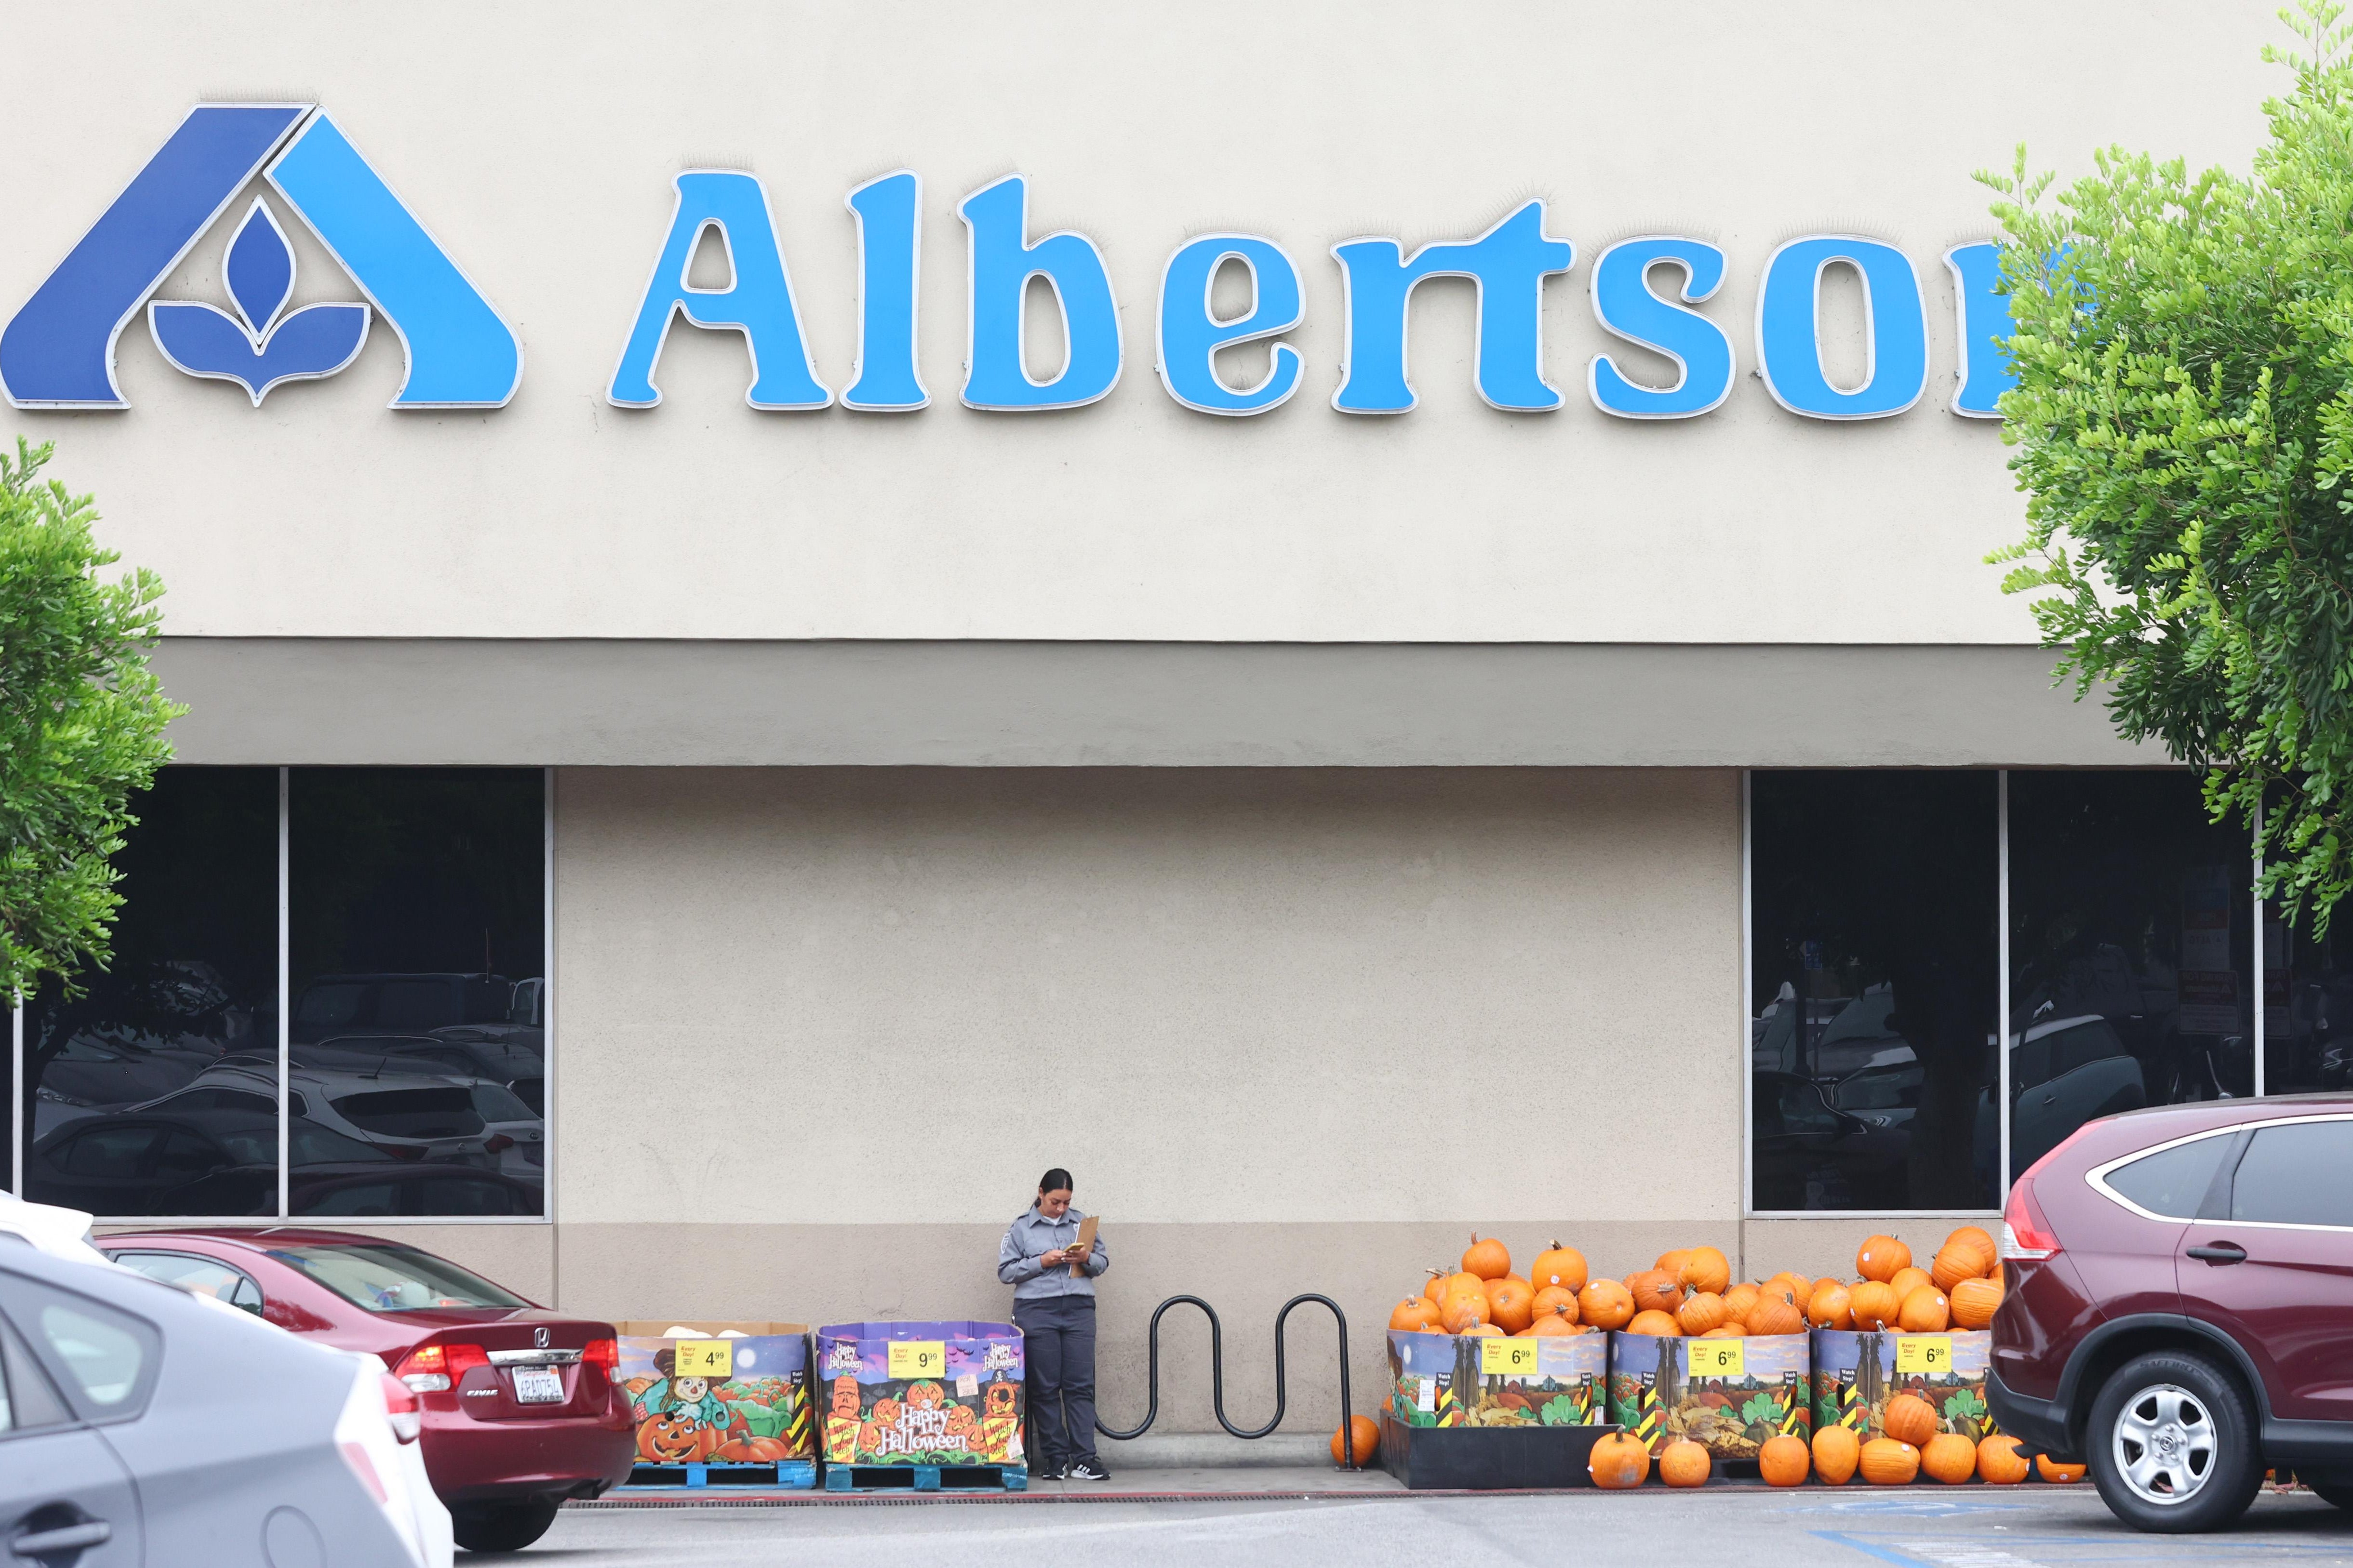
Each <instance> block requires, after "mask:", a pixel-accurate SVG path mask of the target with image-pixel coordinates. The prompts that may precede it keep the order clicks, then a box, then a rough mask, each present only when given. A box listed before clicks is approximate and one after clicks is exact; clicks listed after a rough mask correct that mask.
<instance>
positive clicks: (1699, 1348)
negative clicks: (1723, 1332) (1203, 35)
mask: <svg viewBox="0 0 2353 1568" xmlns="http://www.w3.org/2000/svg"><path fill="white" fill-rule="evenodd" d="M1690 1364H1691V1375H1692V1376H1694V1377H1746V1375H1747V1374H1748V1352H1747V1350H1746V1348H1745V1347H1744V1346H1743V1345H1742V1344H1741V1342H1739V1341H1738V1340H1710V1339H1697V1340H1694V1341H1692V1342H1691V1363H1690Z"/></svg>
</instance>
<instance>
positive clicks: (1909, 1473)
mask: <svg viewBox="0 0 2353 1568" xmlns="http://www.w3.org/2000/svg"><path fill="white" fill-rule="evenodd" d="M1857 1468H1859V1469H1861V1470H1862V1479H1864V1480H1866V1481H1868V1482H1870V1483H1871V1484H1872V1485H1873V1486H1875V1487H1901V1486H1909V1485H1910V1484H1911V1483H1912V1481H1913V1480H1914V1479H1915V1478H1917V1477H1918V1475H1919V1474H1920V1450H1919V1449H1917V1448H1915V1447H1913V1446H1912V1445H1911V1444H1909V1443H1899V1442H1897V1441H1896V1440H1895V1439H1894V1438H1893V1437H1873V1439H1872V1440H1871V1441H1870V1442H1868V1443H1865V1444H1864V1445H1863V1446H1862V1462H1861V1464H1860V1465H1859V1466H1858V1467H1857Z"/></svg>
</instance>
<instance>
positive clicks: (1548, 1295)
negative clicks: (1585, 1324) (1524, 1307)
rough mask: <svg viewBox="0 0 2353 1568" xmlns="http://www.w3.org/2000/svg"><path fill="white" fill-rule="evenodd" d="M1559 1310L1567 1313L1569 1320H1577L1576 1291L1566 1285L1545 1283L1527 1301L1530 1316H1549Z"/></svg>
mask: <svg viewBox="0 0 2353 1568" xmlns="http://www.w3.org/2000/svg"><path fill="white" fill-rule="evenodd" d="M1560 1311H1566V1312H1567V1314H1568V1321H1570V1322H1572V1323H1573V1322H1575V1321H1577V1292H1576V1291H1574V1290H1572V1289H1569V1288H1568V1287H1567V1286H1566V1285H1546V1286H1545V1287H1543V1288H1542V1289H1539V1290H1537V1291H1536V1298H1535V1300H1533V1301H1531V1302H1529V1303H1528V1314H1529V1316H1531V1317H1535V1318H1544V1317H1549V1316H1551V1315H1552V1314H1553V1313H1555V1312H1560Z"/></svg>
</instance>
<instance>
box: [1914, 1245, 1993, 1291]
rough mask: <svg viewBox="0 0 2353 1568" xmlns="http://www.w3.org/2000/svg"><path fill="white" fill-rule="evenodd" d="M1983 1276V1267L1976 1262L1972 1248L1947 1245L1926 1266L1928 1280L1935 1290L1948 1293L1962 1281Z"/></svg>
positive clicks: (1975, 1253)
mask: <svg viewBox="0 0 2353 1568" xmlns="http://www.w3.org/2000/svg"><path fill="white" fill-rule="evenodd" d="M1984 1274H1985V1265H1984V1264H1983V1263H1982V1262H1980V1261H1978V1255H1977V1250H1976V1249H1975V1248H1974V1247H1954V1246H1951V1245H1950V1244H1947V1246H1946V1247H1944V1249H1943V1250H1942V1251H1940V1252H1938V1253H1937V1254H1936V1260H1935V1261H1934V1262H1932V1263H1930V1264H1929V1265H1928V1279H1929V1282H1930V1283H1932V1284H1934V1285H1935V1286H1936V1289H1939V1290H1944V1291H1950V1290H1951V1289H1952V1288H1953V1287H1954V1286H1956V1285H1957V1284H1959V1283H1960V1282H1961V1281H1962V1280H1964V1279H1979V1278H1981V1277H1983V1275H1984Z"/></svg>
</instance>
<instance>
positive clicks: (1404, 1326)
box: [1389, 1296, 1445, 1334]
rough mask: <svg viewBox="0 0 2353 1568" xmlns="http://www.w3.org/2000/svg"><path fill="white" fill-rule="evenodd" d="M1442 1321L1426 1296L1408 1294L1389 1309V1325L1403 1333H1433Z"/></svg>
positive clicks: (1440, 1325) (1442, 1323) (1441, 1324)
mask: <svg viewBox="0 0 2353 1568" xmlns="http://www.w3.org/2000/svg"><path fill="white" fill-rule="evenodd" d="M1444 1322H1445V1320H1444V1318H1443V1317H1442V1316H1441V1315H1440V1312H1439V1310H1438V1309H1437V1307H1435V1306H1434V1305H1432V1304H1431V1302H1430V1298H1429V1297H1427V1296H1409V1297H1407V1298H1406V1299H1405V1300H1402V1301H1399V1302H1398V1304H1397V1305H1396V1306H1394V1307H1392V1308H1390V1309H1389V1327H1390V1328H1392V1329H1397V1330H1399V1331H1403V1332H1405V1333H1409V1334H1428V1333H1435V1332H1436V1331H1438V1330H1439V1329H1440V1328H1441V1327H1443V1326H1444Z"/></svg>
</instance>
